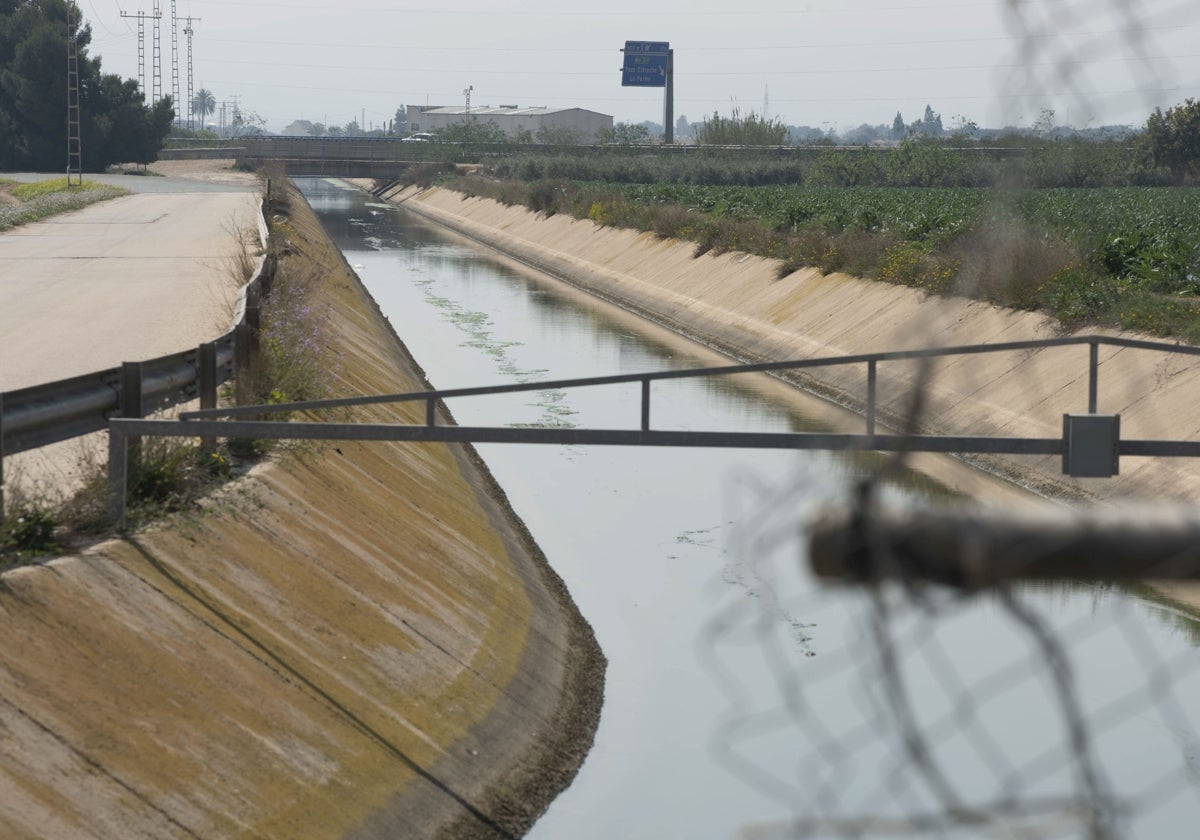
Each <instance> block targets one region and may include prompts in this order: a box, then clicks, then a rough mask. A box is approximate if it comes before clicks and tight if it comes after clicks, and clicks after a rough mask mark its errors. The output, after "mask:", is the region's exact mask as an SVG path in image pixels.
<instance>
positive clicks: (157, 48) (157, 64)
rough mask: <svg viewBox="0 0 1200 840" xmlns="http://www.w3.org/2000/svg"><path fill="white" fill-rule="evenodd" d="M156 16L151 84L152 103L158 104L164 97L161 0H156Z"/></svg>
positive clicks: (151, 49) (154, 16)
mask: <svg viewBox="0 0 1200 840" xmlns="http://www.w3.org/2000/svg"><path fill="white" fill-rule="evenodd" d="M151 17H153V18H154V27H153V34H154V38H153V43H152V44H151V47H150V52H151V58H152V62H151V63H152V65H153V66H152V69H151V73H152V78H153V81H152V83H151V85H150V104H151V105H157V104H158V100H160V99H162V27H161V26H160V25H159V21H160V20H162V6H160V5H159V0H154V13H153V15H151Z"/></svg>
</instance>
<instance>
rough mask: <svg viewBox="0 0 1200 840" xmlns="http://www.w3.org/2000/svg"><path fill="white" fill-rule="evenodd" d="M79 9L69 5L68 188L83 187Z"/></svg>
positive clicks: (72, 4) (71, 4)
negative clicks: (76, 21) (76, 22)
mask: <svg viewBox="0 0 1200 840" xmlns="http://www.w3.org/2000/svg"><path fill="white" fill-rule="evenodd" d="M78 11H79V10H78V8H77V7H76V6H75V4H74V3H68V4H67V186H68V187H69V186H72V185H76V186H83V149H82V146H81V143H80V139H79V45H78V43H77V42H76V28H75V19H76V13H77V12H78Z"/></svg>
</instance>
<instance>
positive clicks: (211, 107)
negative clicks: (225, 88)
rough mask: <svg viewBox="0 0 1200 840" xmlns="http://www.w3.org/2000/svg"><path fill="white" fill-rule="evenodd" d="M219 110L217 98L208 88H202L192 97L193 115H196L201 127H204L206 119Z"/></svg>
mask: <svg viewBox="0 0 1200 840" xmlns="http://www.w3.org/2000/svg"><path fill="white" fill-rule="evenodd" d="M216 110H217V98H216V97H215V96H213V94H212V91H211V90H208V89H207V88H200V90H198V91H196V94H195V96H193V97H192V113H194V114H195V115H196V119H197V120H198V121H199V122H200V127H201V128H203V127H204V118H205V117H207V116H208V115H209V114H211V113H213V112H214V111H216Z"/></svg>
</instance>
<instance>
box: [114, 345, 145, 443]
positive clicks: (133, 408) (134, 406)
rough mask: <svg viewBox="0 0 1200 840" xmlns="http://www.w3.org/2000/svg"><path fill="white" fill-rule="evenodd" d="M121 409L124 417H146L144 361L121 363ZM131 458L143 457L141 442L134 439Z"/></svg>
mask: <svg viewBox="0 0 1200 840" xmlns="http://www.w3.org/2000/svg"><path fill="white" fill-rule="evenodd" d="M119 411H120V413H121V416H122V417H126V418H131V417H132V418H136V419H139V420H140V419H141V418H142V417H145V416H146V414H145V409H144V406H143V404H142V363H141V362H122V363H121V402H120V406H119ZM128 450H129V458H131V459H132V460H133V461H137V460H139V459H140V458H141V454H142V453H141V451H140V450H141V446H140V442H138V441H134V442H133V443H132V444H131V445H130V446H129V447H128Z"/></svg>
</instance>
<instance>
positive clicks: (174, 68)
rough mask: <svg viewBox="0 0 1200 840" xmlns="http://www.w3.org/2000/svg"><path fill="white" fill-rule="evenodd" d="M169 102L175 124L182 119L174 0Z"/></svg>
mask: <svg viewBox="0 0 1200 840" xmlns="http://www.w3.org/2000/svg"><path fill="white" fill-rule="evenodd" d="M171 104H172V105H174V106H175V125H181V124H182V123H183V120H182V119H181V118H180V114H179V18H177V17H175V0H171Z"/></svg>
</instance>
